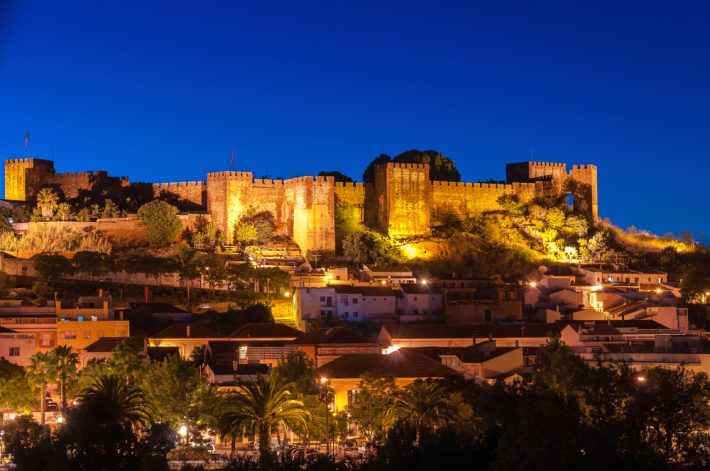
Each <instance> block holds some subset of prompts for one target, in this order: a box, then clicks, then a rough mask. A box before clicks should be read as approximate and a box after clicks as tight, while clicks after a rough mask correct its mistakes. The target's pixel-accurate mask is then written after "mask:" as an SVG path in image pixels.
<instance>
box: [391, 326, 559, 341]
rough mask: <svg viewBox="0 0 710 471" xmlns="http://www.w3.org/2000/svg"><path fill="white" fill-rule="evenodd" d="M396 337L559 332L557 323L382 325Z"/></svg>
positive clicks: (531, 334) (487, 335)
mask: <svg viewBox="0 0 710 471" xmlns="http://www.w3.org/2000/svg"><path fill="white" fill-rule="evenodd" d="M382 328H383V329H386V330H387V332H388V333H389V335H390V336H391V337H392V338H395V339H447V338H454V339H461V338H473V336H474V335H475V336H476V337H477V338H483V337H489V336H491V337H493V338H511V337H513V338H517V337H523V336H524V337H547V336H548V335H549V334H550V333H556V332H559V331H560V329H559V327H558V326H557V325H556V324H542V323H533V322H530V323H527V322H526V323H525V324H522V323H516V324H410V325H406V324H390V325H386V326H384V327H382Z"/></svg>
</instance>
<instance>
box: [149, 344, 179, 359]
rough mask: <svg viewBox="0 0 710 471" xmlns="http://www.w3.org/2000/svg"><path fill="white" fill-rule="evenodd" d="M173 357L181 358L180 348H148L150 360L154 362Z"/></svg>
mask: <svg viewBox="0 0 710 471" xmlns="http://www.w3.org/2000/svg"><path fill="white" fill-rule="evenodd" d="M171 356H180V349H179V348H178V347H148V358H150V359H151V360H153V361H163V360H165V359H166V358H168V357H171Z"/></svg>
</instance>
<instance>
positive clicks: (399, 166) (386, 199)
mask: <svg viewBox="0 0 710 471" xmlns="http://www.w3.org/2000/svg"><path fill="white" fill-rule="evenodd" d="M374 187H375V195H374V198H375V202H374V204H375V206H376V211H377V225H378V226H379V228H380V229H381V230H383V231H384V232H385V233H386V234H387V235H389V236H390V237H395V238H406V237H418V236H428V235H429V234H430V233H431V229H430V206H431V184H430V182H429V165H428V164H405V163H392V162H389V163H386V164H379V165H375V185H374Z"/></svg>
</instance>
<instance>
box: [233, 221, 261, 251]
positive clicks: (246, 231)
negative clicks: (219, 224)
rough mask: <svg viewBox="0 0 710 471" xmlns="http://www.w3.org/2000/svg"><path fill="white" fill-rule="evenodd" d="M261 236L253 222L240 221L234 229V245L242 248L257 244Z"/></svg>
mask: <svg viewBox="0 0 710 471" xmlns="http://www.w3.org/2000/svg"><path fill="white" fill-rule="evenodd" d="M258 237H259V234H258V233H257V230H256V226H255V225H254V223H252V222H248V221H240V222H238V223H237V224H236V226H235V227H234V243H235V244H237V245H241V246H242V247H244V246H247V245H250V244H253V243H254V242H256V240H257V238H258Z"/></svg>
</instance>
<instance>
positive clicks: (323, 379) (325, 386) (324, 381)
mask: <svg viewBox="0 0 710 471" xmlns="http://www.w3.org/2000/svg"><path fill="white" fill-rule="evenodd" d="M320 382H321V384H322V385H323V402H324V403H325V455H326V456H328V455H330V437H329V436H328V435H329V434H328V415H329V414H330V411H329V410H328V378H326V377H325V376H321V377H320Z"/></svg>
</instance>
